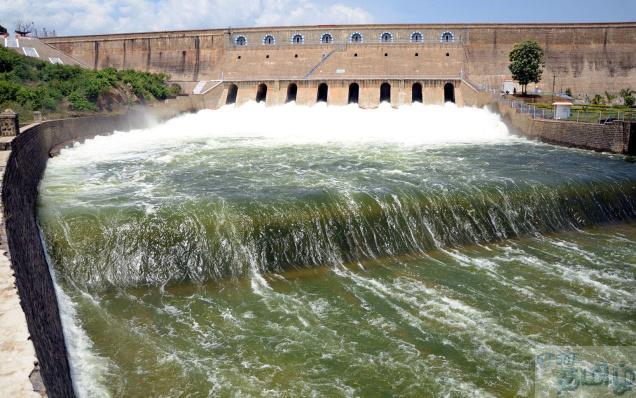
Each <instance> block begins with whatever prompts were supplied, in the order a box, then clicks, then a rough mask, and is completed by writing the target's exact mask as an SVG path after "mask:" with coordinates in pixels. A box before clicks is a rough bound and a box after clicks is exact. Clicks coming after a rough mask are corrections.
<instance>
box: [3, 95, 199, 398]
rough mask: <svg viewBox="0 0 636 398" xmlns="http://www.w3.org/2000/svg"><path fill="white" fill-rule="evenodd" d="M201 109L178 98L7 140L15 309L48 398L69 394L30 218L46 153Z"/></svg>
mask: <svg viewBox="0 0 636 398" xmlns="http://www.w3.org/2000/svg"><path fill="white" fill-rule="evenodd" d="M202 107H204V101H201V102H200V103H199V104H198V105H197V104H195V101H194V100H193V99H190V98H189V97H184V98H183V99H182V100H177V101H176V102H173V103H165V104H158V106H156V107H154V108H151V109H143V110H136V111H132V112H130V113H128V114H125V115H114V116H112V115H111V116H92V117H85V118H75V119H64V120H52V121H46V122H43V123H41V124H39V125H36V126H33V127H31V128H29V129H27V130H25V131H23V132H22V133H21V134H19V135H18V136H17V137H16V138H15V139H14V140H13V142H12V144H11V154H10V156H9V160H8V162H7V165H6V169H5V173H4V180H3V183H2V203H3V205H4V217H5V227H6V234H7V241H8V244H9V251H10V253H11V262H12V267H13V271H14V273H15V279H16V285H17V288H18V294H19V296H20V305H21V306H22V309H23V311H24V314H25V317H26V320H27V326H28V329H29V334H30V338H31V340H32V342H33V346H34V348H35V353H36V355H37V358H38V361H39V365H40V372H41V375H42V379H43V381H44V384H45V387H46V392H47V394H48V396H49V397H74V396H75V393H74V390H73V383H72V380H71V373H70V365H69V360H68V353H67V350H66V344H65V340H64V333H63V329H62V322H61V320H60V311H59V307H58V303H57V297H56V293H55V286H54V284H53V280H52V278H51V274H50V273H49V267H48V264H47V261H46V256H45V249H44V247H43V245H42V241H41V240H40V232H39V229H38V224H37V219H36V202H37V195H38V186H39V183H40V180H41V178H42V176H43V175H44V170H45V168H46V162H47V160H48V159H49V157H50V156H51V153H52V152H54V151H57V150H59V148H60V147H61V146H63V145H66V144H69V143H71V142H73V141H82V140H85V139H87V138H92V137H94V136H96V135H100V134H108V133H111V132H113V131H114V130H129V129H132V128H141V127H144V126H146V125H148V124H149V123H151V122H152V121H154V120H157V119H166V118H170V117H174V116H176V115H178V114H179V113H182V112H185V111H189V110H195V109H200V108H202Z"/></svg>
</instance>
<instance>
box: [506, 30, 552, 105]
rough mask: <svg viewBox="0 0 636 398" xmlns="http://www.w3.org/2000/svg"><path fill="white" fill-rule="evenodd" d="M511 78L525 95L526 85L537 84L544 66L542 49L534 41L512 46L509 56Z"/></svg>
mask: <svg viewBox="0 0 636 398" xmlns="http://www.w3.org/2000/svg"><path fill="white" fill-rule="evenodd" d="M509 59H510V65H509V66H508V68H509V69H510V72H512V78H513V79H515V80H516V81H518V82H519V84H520V85H521V90H522V93H523V94H524V95H525V94H526V93H527V87H528V83H530V82H533V83H539V82H540V81H541V75H542V73H543V67H544V66H545V60H544V55H543V49H542V48H541V46H539V43H537V42H536V41H532V40H528V41H524V42H521V43H518V44H516V45H515V46H514V48H513V49H512V51H510V55H509Z"/></svg>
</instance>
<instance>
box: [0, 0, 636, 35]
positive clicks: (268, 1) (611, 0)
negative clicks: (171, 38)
mask: <svg viewBox="0 0 636 398" xmlns="http://www.w3.org/2000/svg"><path fill="white" fill-rule="evenodd" d="M18 21H23V22H34V24H35V26H36V27H37V28H38V29H41V28H46V29H47V31H49V32H50V31H52V30H55V32H56V34H57V35H58V36H59V35H78V34H99V33H123V32H141V31H157V30H180V29H201V28H225V27H228V26H232V27H241V26H275V25H297V24H298V25H305V24H357V23H445V22H446V23H451V22H458V23H462V22H475V23H477V22H484V23H487V22H609V21H636V0H603V1H599V0H526V1H519V0H436V1H432V0H415V1H405V0H397V1H388V0H384V1H382V0H367V1H362V0H119V1H116V0H0V25H3V26H5V27H7V28H8V29H9V30H14V29H15V27H16V23H17V22H18Z"/></svg>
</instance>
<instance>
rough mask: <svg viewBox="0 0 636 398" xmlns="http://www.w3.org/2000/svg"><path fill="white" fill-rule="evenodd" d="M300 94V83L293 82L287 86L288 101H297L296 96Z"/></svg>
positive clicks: (286, 100)
mask: <svg viewBox="0 0 636 398" xmlns="http://www.w3.org/2000/svg"><path fill="white" fill-rule="evenodd" d="M297 95H298V85H296V83H291V84H290V85H289V86H287V98H286V99H285V102H286V103H289V102H294V101H296V96H297Z"/></svg>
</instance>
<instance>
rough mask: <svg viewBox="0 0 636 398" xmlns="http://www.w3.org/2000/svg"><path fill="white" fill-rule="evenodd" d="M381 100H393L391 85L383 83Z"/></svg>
mask: <svg viewBox="0 0 636 398" xmlns="http://www.w3.org/2000/svg"><path fill="white" fill-rule="evenodd" d="M380 102H381V103H382V102H391V85H390V84H389V83H382V85H381V86H380Z"/></svg>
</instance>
